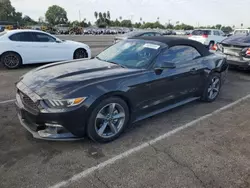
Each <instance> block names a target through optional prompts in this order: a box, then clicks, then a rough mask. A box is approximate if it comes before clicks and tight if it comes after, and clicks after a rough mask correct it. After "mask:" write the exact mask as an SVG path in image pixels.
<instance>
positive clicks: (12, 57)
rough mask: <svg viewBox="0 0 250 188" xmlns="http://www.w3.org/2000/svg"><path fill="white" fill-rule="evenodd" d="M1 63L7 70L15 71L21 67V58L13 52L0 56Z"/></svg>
mask: <svg viewBox="0 0 250 188" xmlns="http://www.w3.org/2000/svg"><path fill="white" fill-rule="evenodd" d="M1 63H2V64H3V65H4V66H5V67H6V68H8V69H17V68H19V67H20V66H21V65H22V58H21V56H20V55H19V54H17V53H15V52H6V53H4V54H3V55H2V56H1Z"/></svg>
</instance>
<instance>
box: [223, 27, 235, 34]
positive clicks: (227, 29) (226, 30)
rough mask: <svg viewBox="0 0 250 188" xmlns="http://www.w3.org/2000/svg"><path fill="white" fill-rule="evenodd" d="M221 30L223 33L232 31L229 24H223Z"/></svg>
mask: <svg viewBox="0 0 250 188" xmlns="http://www.w3.org/2000/svg"><path fill="white" fill-rule="evenodd" d="M221 30H222V31H223V32H224V33H231V32H232V31H233V28H232V27H230V26H223V27H222V28H221Z"/></svg>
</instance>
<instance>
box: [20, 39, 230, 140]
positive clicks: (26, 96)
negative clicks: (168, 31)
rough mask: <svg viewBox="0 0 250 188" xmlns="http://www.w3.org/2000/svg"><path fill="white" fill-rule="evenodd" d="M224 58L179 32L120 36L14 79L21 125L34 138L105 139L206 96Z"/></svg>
mask: <svg viewBox="0 0 250 188" xmlns="http://www.w3.org/2000/svg"><path fill="white" fill-rule="evenodd" d="M227 67H228V66H227V63H226V61H225V59H224V57H222V56H219V55H216V54H212V53H210V52H209V51H208V50H207V49H206V48H205V47H204V46H203V45H202V44H200V43H198V42H196V41H191V40H188V39H183V38H173V37H140V38H133V39H128V40H124V41H121V42H119V43H117V44H115V45H113V46H111V47H109V48H108V49H106V50H104V51H103V52H101V53H100V54H99V55H98V56H96V57H95V58H93V59H90V60H76V61H70V62H60V63H55V64H49V65H45V66H42V67H39V68H37V69H35V70H32V71H30V72H28V73H27V74H25V75H24V76H23V77H21V78H20V81H19V82H18V83H17V85H16V87H17V94H16V105H17V110H18V116H19V119H20V122H21V124H22V125H23V126H24V127H25V128H26V129H27V130H28V131H29V132H31V133H32V134H33V136H34V137H35V138H40V139H47V140H67V139H79V138H83V137H85V136H88V137H89V138H91V139H93V140H95V141H98V142H108V141H112V140H114V139H116V138H117V137H118V136H119V135H120V134H121V133H122V132H123V131H124V129H125V128H126V127H127V125H128V124H129V123H133V122H136V121H139V120H142V119H144V118H147V117H150V116H153V115H155V114H158V113H161V112H164V111H166V110H169V109H172V108H174V107H177V106H180V105H183V104H186V103H188V102H191V101H194V100H197V99H202V100H204V101H208V102H212V101H214V100H215V99H216V97H217V96H218V95H219V93H220V89H221V83H222V81H221V80H222V75H223V73H224V72H225V71H226V70H227Z"/></svg>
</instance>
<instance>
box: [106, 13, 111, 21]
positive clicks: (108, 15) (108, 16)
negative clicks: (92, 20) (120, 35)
mask: <svg viewBox="0 0 250 188" xmlns="http://www.w3.org/2000/svg"><path fill="white" fill-rule="evenodd" d="M107 18H108V19H109V20H110V18H111V17H110V12H109V11H108V12H107Z"/></svg>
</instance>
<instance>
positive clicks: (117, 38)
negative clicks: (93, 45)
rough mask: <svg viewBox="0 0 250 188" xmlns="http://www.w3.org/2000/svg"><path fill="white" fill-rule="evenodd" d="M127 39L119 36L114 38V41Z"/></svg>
mask: <svg viewBox="0 0 250 188" xmlns="http://www.w3.org/2000/svg"><path fill="white" fill-rule="evenodd" d="M127 38H128V37H127V36H122V35H120V36H116V37H115V40H126V39H127Z"/></svg>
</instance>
